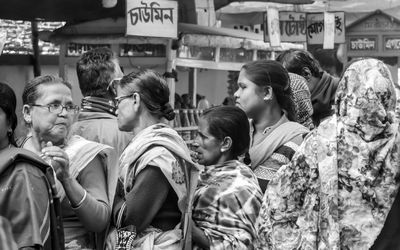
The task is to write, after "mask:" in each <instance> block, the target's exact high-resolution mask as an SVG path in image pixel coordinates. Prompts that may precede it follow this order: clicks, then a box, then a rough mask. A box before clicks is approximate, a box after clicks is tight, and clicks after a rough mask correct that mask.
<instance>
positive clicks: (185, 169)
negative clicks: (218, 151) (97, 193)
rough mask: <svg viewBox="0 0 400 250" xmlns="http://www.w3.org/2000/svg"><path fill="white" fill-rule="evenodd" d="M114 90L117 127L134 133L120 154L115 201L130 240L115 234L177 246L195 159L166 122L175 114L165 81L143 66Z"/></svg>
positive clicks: (139, 242) (135, 244) (145, 243)
mask: <svg viewBox="0 0 400 250" xmlns="http://www.w3.org/2000/svg"><path fill="white" fill-rule="evenodd" d="M116 91H117V96H118V97H117V98H116V105H117V106H118V110H117V115H118V127H119V129H120V130H122V131H130V132H133V134H134V138H133V139H132V140H131V142H130V143H129V145H128V146H127V148H126V149H125V150H124V152H123V153H122V155H121V158H120V164H119V168H120V182H119V187H120V188H119V189H118V190H119V191H118V192H117V193H118V194H117V202H116V205H115V206H114V219H115V221H116V225H117V228H119V232H122V231H128V232H130V233H131V234H130V238H131V241H129V243H128V244H129V245H128V246H127V245H126V244H125V245H122V244H124V242H125V241H124V240H125V239H124V238H121V237H119V238H118V243H117V244H118V247H127V248H129V247H131V248H139V249H153V248H154V247H161V246H163V247H168V248H166V249H181V248H182V245H181V244H182V242H181V240H182V239H183V238H184V234H185V232H186V229H184V230H183V232H182V230H181V229H180V227H178V224H179V223H180V222H181V218H182V214H183V213H185V212H187V211H189V210H190V206H188V204H189V202H190V200H189V202H187V199H188V197H189V198H190V197H191V193H192V192H191V189H190V188H188V187H190V186H189V185H190V181H189V177H190V171H191V170H193V169H194V168H191V166H194V163H193V162H192V161H191V158H190V152H189V150H188V148H187V147H186V144H185V142H184V141H183V140H182V138H181V137H180V136H179V135H178V133H177V132H176V131H175V130H173V129H172V128H170V127H169V126H168V125H166V124H165V122H166V119H167V120H172V119H173V118H174V112H173V110H172V108H171V106H170V105H169V103H168V101H169V89H168V86H167V84H166V82H165V80H164V79H163V78H162V77H161V76H160V75H159V74H157V73H156V72H153V71H145V72H141V73H138V74H136V73H131V74H128V75H126V76H124V77H123V78H122V79H121V81H120V82H119V83H118V85H117V90H116ZM193 177H195V176H193ZM185 218H186V217H185ZM188 219H190V218H186V221H188ZM136 234H137V235H136ZM119 235H120V234H119ZM125 243H126V242H125Z"/></svg>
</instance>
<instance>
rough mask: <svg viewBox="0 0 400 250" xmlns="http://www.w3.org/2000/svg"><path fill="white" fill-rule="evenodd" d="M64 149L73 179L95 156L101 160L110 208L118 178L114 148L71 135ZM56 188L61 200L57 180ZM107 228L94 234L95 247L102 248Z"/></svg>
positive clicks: (61, 191) (62, 190)
mask: <svg viewBox="0 0 400 250" xmlns="http://www.w3.org/2000/svg"><path fill="white" fill-rule="evenodd" d="M64 150H65V152H66V153H67V154H68V157H69V162H70V174H71V176H72V177H73V178H75V179H77V178H78V176H79V174H80V173H81V172H82V171H83V170H84V169H85V168H86V167H87V166H88V164H89V163H90V162H91V161H93V159H94V158H95V157H96V156H99V158H100V160H101V161H102V166H103V168H104V169H103V170H104V173H105V176H106V178H107V179H106V181H107V183H106V184H107V186H106V190H107V203H108V205H109V207H110V208H112V204H113V202H114V196H115V190H116V186H117V180H118V168H117V166H114V165H113V163H115V162H116V159H115V158H116V154H115V151H114V149H113V148H112V147H110V146H107V145H104V144H100V143H97V142H93V141H89V140H86V139H84V138H83V137H80V136H77V135H73V136H71V138H70V139H69V140H68V143H67V145H66V146H65V148H64ZM57 189H58V193H59V194H60V196H61V200H63V199H65V191H64V189H63V187H62V185H61V183H60V182H59V181H58V183H57ZM109 219H110V218H109ZM75 230H76V229H75ZM107 230H108V228H107V229H106V230H105V231H103V232H102V233H97V234H96V237H95V240H96V248H97V249H103V246H104V238H105V236H106V234H107Z"/></svg>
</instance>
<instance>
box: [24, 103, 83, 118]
mask: <svg viewBox="0 0 400 250" xmlns="http://www.w3.org/2000/svg"><path fill="white" fill-rule="evenodd" d="M30 106H32V107H41V108H47V110H48V111H49V113H52V114H57V115H59V114H61V113H62V112H63V110H64V109H65V111H67V113H68V114H77V113H78V112H79V107H78V106H77V105H73V104H72V105H62V104H59V103H50V104H46V105H41V104H36V103H32V104H30ZM54 106H59V107H61V110H60V111H59V112H58V113H57V112H53V111H51V110H50V109H51V108H52V107H53V108H55V107H54ZM68 107H74V108H73V109H70V110H73V112H70V111H68V109H69V108H68Z"/></svg>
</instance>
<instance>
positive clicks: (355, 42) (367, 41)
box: [349, 37, 377, 51]
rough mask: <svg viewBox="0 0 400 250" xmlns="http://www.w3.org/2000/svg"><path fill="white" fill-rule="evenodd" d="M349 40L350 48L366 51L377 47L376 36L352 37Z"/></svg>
mask: <svg viewBox="0 0 400 250" xmlns="http://www.w3.org/2000/svg"><path fill="white" fill-rule="evenodd" d="M349 41H350V44H349V50H353V51H365V50H376V49H377V40H376V37H350V39H349Z"/></svg>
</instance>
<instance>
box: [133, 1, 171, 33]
mask: <svg viewBox="0 0 400 250" xmlns="http://www.w3.org/2000/svg"><path fill="white" fill-rule="evenodd" d="M126 10H127V12H126V35H128V36H129V35H133V36H150V37H170V38H177V37H178V13H177V10H178V2H177V1H167V0H126Z"/></svg>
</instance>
